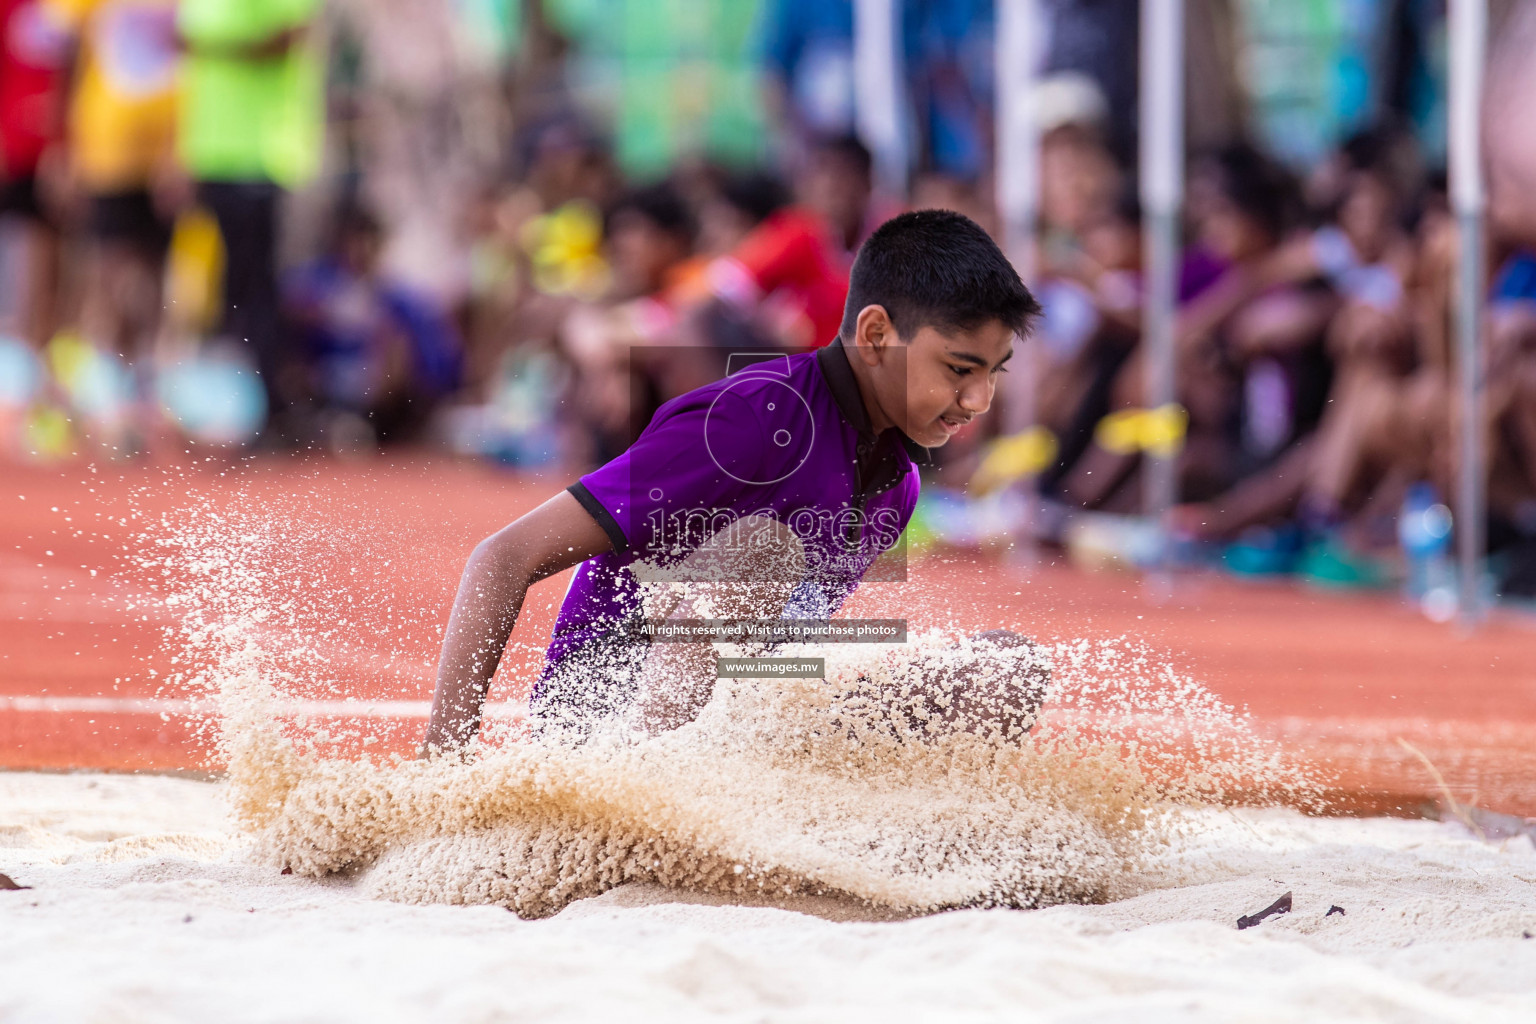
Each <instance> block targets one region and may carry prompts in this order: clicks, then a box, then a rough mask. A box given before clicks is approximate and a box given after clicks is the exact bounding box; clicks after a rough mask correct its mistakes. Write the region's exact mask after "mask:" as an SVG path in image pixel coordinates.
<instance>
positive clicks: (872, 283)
mask: <svg viewBox="0 0 1536 1024" xmlns="http://www.w3.org/2000/svg"><path fill="white" fill-rule="evenodd" d="M865 306H881V307H884V309H885V312H886V314H887V315H888V316H890V318H891V323H892V324H893V325H894V326H895V328H896V333H897V334H898V335H900V336H901V337H902V338H903V339H905V340H911V338H912V335H913V334H915V333H916V332H917V331H918V329H919V328H922V327H934V328H937V329H938V330H940V331H953V330H974V329H975V328H977V327H980V326H981V325H983V324H985V323H989V322H991V321H993V320H997V321H1001V322H1002V323H1003V324H1005V325H1006V326H1008V327H1009V328H1011V329H1012V330H1014V331H1015V332H1017V333H1018V334H1020V335H1024V334H1027V333H1028V332H1029V329H1030V326H1031V325H1032V323H1033V321H1034V318H1035V317H1037V316H1038V315H1039V314H1040V303H1038V302H1037V301H1035V297H1034V296H1033V295H1031V294H1030V293H1029V289H1028V288H1026V287H1024V282H1023V281H1021V280H1019V274H1018V271H1016V270H1014V269H1013V264H1011V263H1009V262H1008V258H1007V257H1006V256H1004V255H1003V252H1002V250H1001V249H999V248H998V247H997V243H996V242H994V241H992V238H991V236H990V235H988V234H987V233H986V232H985V231H983V230H982V229H981V227H980V225H978V224H977V223H976V222H975V221H973V220H971V219H970V218H969V217H966V216H964V215H963V214H959V213H955V212H954V211H952V210H916V211H914V212H912V213H903V214H902V215H901V216H899V217H893V218H891V219H890V220H888V221H886V222H885V223H884V224H882V225H880V227H879V228H877V229H876V230H875V233H874V234H872V235H870V236H869V238H868V239H867V240H866V241H865V242H864V244H863V245H862V246H860V247H859V255H858V257H857V258H856V259H855V260H854V261H853V272H852V274H851V275H850V280H849V282H848V304H847V306H845V307H844V309H843V324H842V328H841V329H840V330H839V331H838V335H839V336H840V337H841V338H843V340H844V341H848V340H850V339H852V338H853V335H854V331H855V329H856V325H857V323H858V319H859V311H860V310H861V309H863V308H864V307H865Z"/></svg>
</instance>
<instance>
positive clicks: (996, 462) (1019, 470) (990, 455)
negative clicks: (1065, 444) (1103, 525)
mask: <svg viewBox="0 0 1536 1024" xmlns="http://www.w3.org/2000/svg"><path fill="white" fill-rule="evenodd" d="M1058 448H1059V445H1058V444H1057V442H1056V435H1054V434H1052V433H1051V432H1050V431H1049V430H1047V429H1046V428H1044V427H1040V426H1035V427H1030V428H1029V429H1028V430H1022V431H1020V432H1019V433H1017V434H1010V435H1008V436H1007V437H999V438H997V439H996V440H994V441H992V442H991V443H990V444H988V445H987V451H986V454H985V455H983V456H982V459H981V464H980V465H979V466H977V467H976V472H975V473H974V474H972V476H971V482H970V487H969V490H970V492H971V493H972V494H976V495H982V494H987V493H989V492H991V491H994V490H996V489H997V488H999V487H1002V486H1004V485H1006V484H1010V483H1013V482H1014V481H1015V480H1020V479H1023V478H1024V477H1028V476H1034V475H1035V474H1036V473H1039V472H1040V471H1041V470H1043V469H1045V468H1046V467H1048V466H1050V465H1051V463H1053V462H1055V461H1056V453H1057V450H1058Z"/></svg>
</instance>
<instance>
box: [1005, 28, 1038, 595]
mask: <svg viewBox="0 0 1536 1024" xmlns="http://www.w3.org/2000/svg"><path fill="white" fill-rule="evenodd" d="M996 10H997V28H996V33H995V36H994V38H995V40H996V42H995V46H996V49H995V51H994V54H993V64H994V68H995V74H996V78H995V84H994V91H995V93H996V96H995V104H996V108H995V111H994V114H993V116H994V118H995V119H996V125H997V129H996V137H997V157H996V177H997V182H996V196H997V210H998V215H999V217H1000V218H1001V220H1002V229H1003V238H1002V243H1003V251H1004V252H1006V253H1007V254H1008V259H1009V260H1010V261H1012V263H1013V265H1014V267H1015V268H1016V269H1017V270H1018V272H1019V276H1020V277H1022V278H1023V279H1024V283H1025V284H1029V285H1033V284H1034V283H1035V279H1036V277H1037V275H1038V272H1039V266H1038V264H1037V262H1036V254H1035V226H1036V223H1037V220H1038V216H1039V209H1040V125H1039V120H1038V119H1037V118H1036V117H1035V104H1034V95H1033V94H1034V87H1035V82H1036V80H1037V79H1038V77H1039V74H1040V66H1041V62H1042V60H1043V59H1044V56H1045V42H1046V39H1045V34H1046V25H1045V20H1044V18H1042V17H1041V13H1040V2H1039V0H998V4H997V8H996ZM1038 348H1039V342H1038V341H1025V342H1024V343H1022V344H1021V345H1020V350H1019V354H1018V355H1017V356H1016V357H1015V358H1014V360H1013V361H1014V363H1015V364H1017V369H1016V370H1015V372H1014V373H1013V374H1010V375H1008V376H1006V377H1004V378H1003V384H1004V385H1005V386H1006V390H1005V391H1004V394H1003V402H1002V411H1003V417H1004V418H1003V422H1002V424H1001V430H1000V431H999V433H1001V434H1004V435H1010V434H1016V433H1019V432H1020V431H1024V430H1028V429H1029V428H1030V427H1032V426H1034V425H1035V419H1036V409H1035V389H1036V387H1037V385H1038V380H1039V367H1038V365H1037V364H1036V355H1037V350H1038ZM1035 480H1036V478H1035V477H1034V476H1030V477H1029V478H1028V479H1027V480H1026V481H1025V482H1024V483H1023V484H1022V485H1021V486H1022V491H1023V493H1024V502H1025V513H1024V522H1023V523H1022V524H1021V528H1020V531H1019V537H1018V542H1017V543H1016V544H1015V546H1014V547H1013V548H1012V554H1013V559H1014V561H1016V562H1017V563H1018V564H1020V565H1023V566H1028V565H1032V564H1033V563H1034V561H1035V555H1036V551H1035V520H1036V517H1037V515H1038V512H1039V506H1040V495H1039V491H1038V489H1037V488H1036V486H1035Z"/></svg>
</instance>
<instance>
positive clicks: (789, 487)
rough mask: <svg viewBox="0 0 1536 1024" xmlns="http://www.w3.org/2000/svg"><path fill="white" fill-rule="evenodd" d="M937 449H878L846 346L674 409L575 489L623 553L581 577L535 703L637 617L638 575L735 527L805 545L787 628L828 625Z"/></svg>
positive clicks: (563, 611)
mask: <svg viewBox="0 0 1536 1024" xmlns="http://www.w3.org/2000/svg"><path fill="white" fill-rule="evenodd" d="M930 459H931V455H930V453H929V451H928V449H926V448H924V447H922V446H921V445H918V444H916V443H915V442H913V441H912V440H911V439H909V438H908V437H906V435H905V434H902V433H901V431H900V430H898V429H897V428H895V427H891V428H889V429H887V430H885V431H884V432H882V433H881V434H880V435H879V436H878V437H877V436H875V434H874V433H873V431H872V429H871V426H870V420H869V414H868V412H867V411H866V410H865V408H864V402H863V399H862V398H861V397H860V394H859V388H858V382H857V380H856V379H855V377H854V374H853V368H852V367H851V366H850V365H849V362H848V355H847V352H846V351H845V350H844V348H843V346H842V343H841V342H840V341H834V342H833V343H832V344H830V345H828V346H826V347H825V348H821V349H817V350H815V351H812V352H805V353H802V354H798V355H776V356H772V357H770V358H768V359H766V360H763V361H757V362H750V363H748V364H746V365H744V366H733V367H732V370H731V372H730V373H728V374H727V375H726V376H725V377H723V378H721V379H720V380H718V381H715V382H713V383H710V384H706V385H704V386H703V387H701V388H698V389H696V390H694V391H690V392H688V393H687V394H685V395H680V396H678V397H677V398H674V399H672V400H671V401H670V402H667V403H666V404H665V405H663V406H662V407H661V408H660V409H658V410H657V411H656V415H655V416H654V417H653V418H652V419H651V422H650V424H649V425H648V426H647V427H646V428H645V430H644V432H642V433H641V435H640V437H639V438H638V439H637V440H636V441H635V443H634V444H633V445H631V446H630V448H629V449H628V450H627V451H625V452H624V454H622V455H620V456H619V457H618V458H616V459H614V460H613V461H612V462H609V463H608V464H607V465H605V466H603V467H601V468H599V469H597V470H594V471H593V472H591V473H588V474H587V475H585V476H583V477H581V479H580V480H579V481H578V482H577V483H574V484H572V485H571V486H570V488H568V489H569V490H570V492H571V493H572V494H573V495H575V497H576V500H577V501H579V502H580V503H581V506H582V507H583V508H584V509H586V510H587V512H588V513H590V514H591V515H592V518H594V519H595V520H597V522H598V523H599V524H600V525H601V526H602V528H603V530H604V532H606V533H607V534H608V537H609V538H610V539H611V540H612V541H613V550H612V551H609V552H605V553H604V554H601V555H598V556H596V557H594V558H590V559H588V560H587V561H585V562H583V563H582V564H581V565H580V566H578V567H577V569H576V572H575V575H574V576H573V577H572V579H571V585H570V589H569V590H568V591H567V592H566V595H565V601H564V603H563V604H562V605H561V607H560V615H559V618H558V619H557V620H556V622H555V628H554V633H553V635H552V637H551V638H550V644H549V648H548V651H547V653H546V655H545V664H544V672H543V675H541V677H540V686H536V687H535V691H534V692H535V696H536V697H537V696H538V694H539V693H540V691H541V688H542V683H543V681H544V679H545V678H547V677H548V676H549V674H550V672H551V671H552V670H553V669H554V668H555V667H556V666H558V665H559V664H560V663H561V662H562V661H563V660H564V659H566V658H567V657H568V656H569V655H570V654H571V653H572V652H574V651H576V650H578V649H579V648H580V647H581V646H583V645H584V644H587V643H589V642H591V641H592V640H594V639H596V638H598V637H600V636H603V635H605V634H611V633H613V632H614V631H615V630H616V629H622V628H623V626H624V623H625V622H626V621H632V620H636V619H638V618H639V617H640V615H641V607H640V601H639V594H638V585H637V583H636V581H635V578H634V576H633V575H631V573H630V572H629V569H628V567H629V566H630V565H631V564H632V563H634V562H635V561H637V560H639V559H641V558H646V559H649V560H652V561H656V562H659V563H660V564H662V565H667V564H671V563H673V562H676V561H679V560H681V559H682V558H684V557H686V556H687V555H688V554H689V553H690V552H692V551H693V550H694V549H695V548H697V547H698V546H699V544H701V543H702V542H703V541H704V540H705V539H707V538H708V537H709V536H711V535H712V534H713V533H714V532H715V531H716V530H718V529H720V528H721V527H722V526H723V525H725V524H727V523H728V522H730V521H731V520H733V519H740V518H745V517H746V516H749V515H754V514H759V515H766V516H769V517H770V518H773V519H776V520H777V521H779V522H781V523H784V524H785V525H787V526H788V527H789V528H790V529H792V530H793V531H794V532H795V534H796V535H797V536H798V537H799V538H800V540H801V542H802V543H803V544H804V545H805V551H806V561H807V567H808V568H807V579H806V580H805V581H803V582H802V583H801V584H800V586H799V587H797V588H796V590H795V592H794V595H793V596H792V597H791V598H790V602H789V604H788V605H787V606H786V608H785V610H784V614H785V615H786V616H791V617H798V618H826V617H828V616H830V615H832V614H833V613H834V612H836V611H837V609H838V608H840V607H841V606H842V604H843V602H844V601H845V600H846V599H847V597H848V595H849V594H851V593H852V592H853V590H854V589H855V588H856V587H857V586H858V584H859V581H860V580H861V579H862V578H863V577H864V575H865V573H866V572H867V571H868V569H869V567H870V565H872V564H873V563H874V561H875V559H876V558H877V557H878V556H879V554H880V553H881V552H882V551H884V550H886V549H888V548H891V547H893V546H894V545H895V543H896V540H897V538H898V537H899V536H900V535H901V532H902V530H904V529H905V528H906V525H907V523H908V521H909V520H910V519H911V518H912V509H913V507H914V506H915V505H916V504H917V494H918V488H919V479H918V471H917V463H919V462H922V463H926V462H928V461H930Z"/></svg>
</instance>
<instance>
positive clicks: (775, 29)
mask: <svg viewBox="0 0 1536 1024" xmlns="http://www.w3.org/2000/svg"><path fill="white" fill-rule="evenodd" d="M761 16H762V29H761V33H760V35H759V40H760V43H759V45H760V46H761V48H762V57H763V65H764V69H765V71H766V77H767V86H766V88H767V96H768V108H769V111H770V113H771V114H772V115H773V116H774V117H775V119H776V120H777V122H778V124H779V126H780V131H781V133H782V137H781V138H780V140H779V141H780V142H781V143H782V144H788V145H790V146H792V147H794V148H793V149H792V150H791V152H790V153H788V154H786V157H787V159H785V160H784V163H786V165H794V164H797V163H798V162H799V159H800V157H801V154H803V153H804V151H805V149H806V148H808V146H809V143H810V142H811V140H813V139H815V138H818V137H826V136H836V135H849V134H851V133H852V132H853V129H854V89H853V3H852V0H764V3H763V6H762V15H761Z"/></svg>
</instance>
